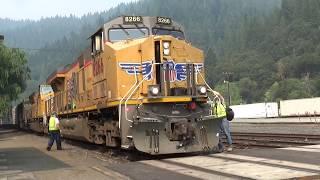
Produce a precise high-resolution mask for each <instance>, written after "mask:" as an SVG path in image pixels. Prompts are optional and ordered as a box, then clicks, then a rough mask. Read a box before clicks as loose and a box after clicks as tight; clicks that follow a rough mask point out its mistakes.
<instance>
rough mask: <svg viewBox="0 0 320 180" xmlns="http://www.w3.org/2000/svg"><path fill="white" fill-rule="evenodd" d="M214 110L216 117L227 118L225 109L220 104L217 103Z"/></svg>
mask: <svg viewBox="0 0 320 180" xmlns="http://www.w3.org/2000/svg"><path fill="white" fill-rule="evenodd" d="M215 108H216V115H217V116H218V117H226V116H227V112H226V108H225V107H224V105H223V104H222V103H221V102H217V104H216V106H215Z"/></svg>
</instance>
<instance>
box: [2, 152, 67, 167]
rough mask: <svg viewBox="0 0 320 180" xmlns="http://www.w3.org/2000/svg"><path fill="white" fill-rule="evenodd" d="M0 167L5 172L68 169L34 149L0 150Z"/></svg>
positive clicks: (60, 162)
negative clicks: (5, 170) (2, 167)
mask: <svg viewBox="0 0 320 180" xmlns="http://www.w3.org/2000/svg"><path fill="white" fill-rule="evenodd" d="M0 159H2V160H1V161H0V166H5V167H7V168H6V169H7V170H22V171H24V172H29V171H44V170H54V169H59V168H66V167H70V166H69V165H67V164H65V163H63V162H62V161H60V160H57V159H55V158H53V157H51V156H48V155H47V154H45V153H43V152H42V151H40V150H38V149H36V148H8V149H0Z"/></svg>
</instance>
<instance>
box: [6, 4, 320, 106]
mask: <svg viewBox="0 0 320 180" xmlns="http://www.w3.org/2000/svg"><path fill="white" fill-rule="evenodd" d="M319 8H320V1H317V0H304V1H301V0H282V1H281V0H268V1H266V0H201V1H199V0H188V1H183V3H182V1H181V0H162V1H158V0H140V1H138V2H133V3H129V4H121V5H119V6H117V7H116V8H112V9H110V10H108V11H105V12H103V13H99V14H98V13H96V14H89V15H87V16H84V17H82V18H76V17H72V16H71V17H54V18H48V19H42V20H40V21H37V22H29V21H28V22H20V23H23V25H19V23H18V24H17V22H16V23H13V22H10V26H11V28H7V29H3V30H2V28H0V30H2V31H4V34H5V35H7V36H6V42H7V44H8V45H10V46H16V47H25V49H26V52H27V53H28V59H29V66H30V69H31V78H32V80H31V81H30V82H28V85H29V86H28V91H27V92H26V93H25V95H27V94H29V93H30V92H31V90H33V89H35V88H36V87H37V85H38V84H39V83H40V82H43V81H44V80H45V79H46V77H47V76H48V74H50V73H51V72H52V71H54V70H55V69H56V68H57V67H61V66H64V65H66V64H68V63H71V62H72V61H73V59H74V58H75V57H76V56H77V55H78V54H79V52H80V51H81V50H82V49H83V48H85V47H86V46H87V45H88V42H87V38H88V37H89V36H90V33H92V32H93V31H94V30H96V28H97V27H98V26H99V25H101V24H102V23H103V22H106V21H108V20H110V19H111V18H114V17H116V16H120V15H124V14H126V15H132V14H135V15H148V16H168V17H172V18H173V19H174V20H176V21H178V22H179V23H181V24H183V25H184V26H185V29H186V34H187V38H188V40H189V41H190V42H192V43H193V44H194V45H195V46H197V47H200V48H201V49H203V50H204V53H205V55H206V62H205V63H206V70H207V79H208V82H209V83H210V84H211V85H213V86H215V87H216V89H218V90H220V91H222V92H224V94H226V91H225V89H226V88H225V87H226V84H223V81H224V80H225V78H226V77H225V75H224V72H228V73H231V74H232V78H231V81H232V82H231V95H232V102H233V104H237V103H250V102H261V101H266V100H270V101H271V100H272V101H274V100H279V99H290V98H301V97H312V96H320V91H319V89H320V74H319V72H320V58H319V56H320V54H319V53H320V36H319V33H320V11H319ZM2 24H4V22H3V20H1V19H0V25H2ZM28 48H29V49H28ZM31 48H34V49H39V48H40V50H32V49H31Z"/></svg>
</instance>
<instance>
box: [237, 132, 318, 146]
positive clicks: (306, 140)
mask: <svg viewBox="0 0 320 180" xmlns="http://www.w3.org/2000/svg"><path fill="white" fill-rule="evenodd" d="M232 140H233V143H234V144H235V145H236V146H237V147H239V148H248V147H249V148H250V147H267V148H282V147H292V146H305V145H314V144H320V135H310V134H275V133H242V132H233V133H232Z"/></svg>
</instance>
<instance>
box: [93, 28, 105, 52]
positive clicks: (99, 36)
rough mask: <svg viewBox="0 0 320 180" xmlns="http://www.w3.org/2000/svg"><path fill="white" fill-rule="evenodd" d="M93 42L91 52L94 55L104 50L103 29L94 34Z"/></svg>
mask: <svg viewBox="0 0 320 180" xmlns="http://www.w3.org/2000/svg"><path fill="white" fill-rule="evenodd" d="M91 42H92V43H91V49H92V51H91V52H92V54H93V55H96V54H97V53H99V52H101V51H103V31H102V30H101V31H99V32H97V33H96V34H95V35H93V36H92V37H91Z"/></svg>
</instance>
